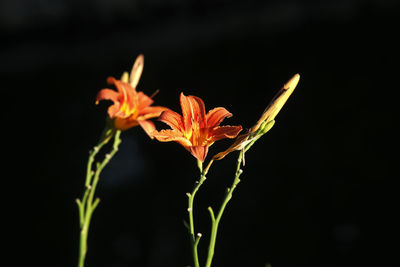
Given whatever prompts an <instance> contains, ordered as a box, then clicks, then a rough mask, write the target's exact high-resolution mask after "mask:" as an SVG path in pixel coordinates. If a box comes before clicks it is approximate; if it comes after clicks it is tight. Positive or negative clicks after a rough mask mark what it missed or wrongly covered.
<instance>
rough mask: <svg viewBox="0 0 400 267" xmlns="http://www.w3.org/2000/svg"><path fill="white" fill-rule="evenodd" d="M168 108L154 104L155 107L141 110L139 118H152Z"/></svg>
mask: <svg viewBox="0 0 400 267" xmlns="http://www.w3.org/2000/svg"><path fill="white" fill-rule="evenodd" d="M165 110H167V108H165V107H160V106H154V107H147V108H144V109H142V110H140V113H139V117H138V119H145V120H147V119H151V118H156V117H159V116H160V115H161V113H162V112H163V111H165Z"/></svg>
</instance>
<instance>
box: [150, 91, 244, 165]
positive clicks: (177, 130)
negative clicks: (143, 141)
mask: <svg viewBox="0 0 400 267" xmlns="http://www.w3.org/2000/svg"><path fill="white" fill-rule="evenodd" d="M180 103H181V108H182V116H181V115H180V114H178V113H176V112H174V111H172V110H166V111H164V112H163V113H162V114H161V116H160V117H159V118H158V120H160V121H162V122H164V123H166V124H168V125H169V126H170V127H171V128H172V129H168V130H161V131H155V132H153V134H152V135H153V136H154V137H155V138H156V139H157V140H158V141H161V142H169V141H175V142H178V143H179V144H181V145H182V146H183V147H184V148H185V149H186V150H188V151H189V152H190V153H191V154H192V155H193V156H194V157H195V158H197V159H198V160H199V161H201V162H203V161H204V159H205V157H206V155H207V152H208V147H209V146H210V145H212V144H213V143H214V142H215V141H218V140H220V139H223V138H235V137H236V136H237V135H238V134H239V132H240V131H241V130H242V126H218V125H219V124H220V123H221V122H222V121H223V120H224V119H225V118H228V117H231V116H232V114H231V113H230V112H229V111H227V110H226V109H225V108H223V107H217V108H214V109H212V110H210V111H209V112H208V113H207V115H206V113H205V106H204V102H203V100H201V98H199V97H196V96H185V95H184V94H183V93H181V96H180Z"/></svg>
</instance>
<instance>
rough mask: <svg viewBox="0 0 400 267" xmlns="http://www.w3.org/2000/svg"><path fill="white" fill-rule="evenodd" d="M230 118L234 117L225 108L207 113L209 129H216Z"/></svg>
mask: <svg viewBox="0 0 400 267" xmlns="http://www.w3.org/2000/svg"><path fill="white" fill-rule="evenodd" d="M229 117H232V113H230V112H229V111H228V110H226V109H225V108H221V107H219V108H214V109H212V110H210V111H209V112H208V113H207V116H206V120H207V127H209V128H214V127H216V126H218V125H219V124H220V123H221V122H222V121H223V120H224V119H225V118H229Z"/></svg>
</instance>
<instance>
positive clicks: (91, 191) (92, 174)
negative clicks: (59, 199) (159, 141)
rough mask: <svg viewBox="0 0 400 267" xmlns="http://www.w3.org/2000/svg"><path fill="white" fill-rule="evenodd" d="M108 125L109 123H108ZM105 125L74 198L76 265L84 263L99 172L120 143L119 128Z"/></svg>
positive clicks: (96, 200)
mask: <svg viewBox="0 0 400 267" xmlns="http://www.w3.org/2000/svg"><path fill="white" fill-rule="evenodd" d="M108 126H109V125H108ZM108 126H106V129H105V131H104V132H103V137H102V138H101V139H100V141H99V143H98V144H97V145H96V146H95V147H94V148H93V150H91V151H90V153H89V158H88V164H87V171H86V180H85V192H84V193H83V196H82V199H76V203H77V205H78V209H79V222H80V242H79V259H78V267H83V266H84V264H85V258H86V253H87V238H88V233H89V226H90V221H91V218H92V215H93V212H94V210H95V209H96V207H97V206H98V204H99V202H100V199H99V198H95V197H94V196H95V191H96V187H97V184H98V182H99V178H100V174H101V172H102V170H103V169H104V167H105V166H106V165H107V164H108V163H109V162H110V160H111V158H112V157H113V156H114V155H115V154H116V153H117V151H118V146H119V144H120V143H121V139H120V134H121V131H120V130H115V129H110V128H108ZM113 136H114V143H113V146H112V148H111V151H110V153H108V154H106V155H105V157H104V159H103V160H102V161H101V162H97V163H96V170H95V171H93V163H94V161H95V157H96V155H97V154H98V152H99V151H100V150H101V148H103V146H104V145H105V144H107V143H108V141H109V140H110V139H111V138H112V137H113Z"/></svg>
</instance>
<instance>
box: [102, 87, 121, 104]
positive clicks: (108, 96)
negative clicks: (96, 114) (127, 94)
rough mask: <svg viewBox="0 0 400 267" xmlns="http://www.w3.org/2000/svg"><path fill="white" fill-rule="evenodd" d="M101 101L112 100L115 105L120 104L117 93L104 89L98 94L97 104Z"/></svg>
mask: <svg viewBox="0 0 400 267" xmlns="http://www.w3.org/2000/svg"><path fill="white" fill-rule="evenodd" d="M101 100H111V101H113V102H114V103H117V102H119V95H118V93H117V92H115V91H114V90H111V89H102V90H100V92H98V93H97V96H96V104H98V103H99V101H101Z"/></svg>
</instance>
